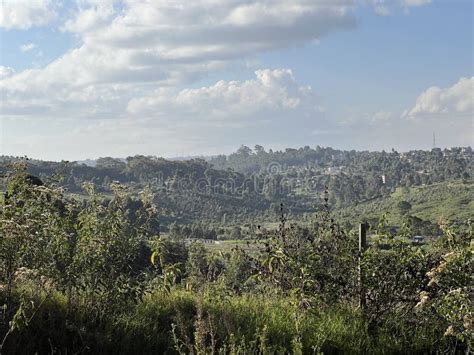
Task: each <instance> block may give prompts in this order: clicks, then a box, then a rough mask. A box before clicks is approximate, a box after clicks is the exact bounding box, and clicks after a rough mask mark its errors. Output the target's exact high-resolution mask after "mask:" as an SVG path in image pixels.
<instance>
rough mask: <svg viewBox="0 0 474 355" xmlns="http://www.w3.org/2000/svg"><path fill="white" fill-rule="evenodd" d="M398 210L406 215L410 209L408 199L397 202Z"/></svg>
mask: <svg viewBox="0 0 474 355" xmlns="http://www.w3.org/2000/svg"><path fill="white" fill-rule="evenodd" d="M397 207H398V210H399V211H400V214H401V215H406V214H407V213H408V212H410V210H411V204H410V202H408V201H404V200H403V201H400V202H399V203H398V206H397Z"/></svg>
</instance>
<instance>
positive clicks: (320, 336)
mask: <svg viewBox="0 0 474 355" xmlns="http://www.w3.org/2000/svg"><path fill="white" fill-rule="evenodd" d="M40 297H41V296H38V295H37V296H36V302H38V299H39V298H40ZM200 310H201V311H200ZM199 319H201V320H202V322H201V325H199V323H198V321H199ZM173 327H175V335H176V338H177V339H178V344H180V345H182V347H183V351H184V353H189V352H190V348H192V347H194V346H195V345H196V342H195V341H194V338H195V336H196V334H201V335H202V336H203V338H204V339H205V342H206V347H207V351H206V353H211V352H210V345H211V337H212V336H213V337H214V338H215V339H216V348H217V349H221V350H222V349H227V350H229V349H230V348H232V347H234V348H239V349H240V352H235V353H240V354H246V353H256V352H255V351H256V350H259V352H258V353H263V354H274V353H293V352H294V351H295V349H297V348H300V349H301V350H302V351H303V353H313V351H322V352H323V353H351V354H387V353H388V354H390V353H402V352H405V353H427V352H428V353H429V352H431V351H433V350H435V345H434V344H435V342H436V339H437V337H438V336H440V334H438V333H439V330H438V329H437V328H436V326H435V325H433V324H428V323H427V324H425V325H424V326H423V327H421V328H412V327H411V326H410V325H408V324H402V323H397V322H395V323H391V324H387V325H386V327H382V328H381V329H380V330H379V331H378V332H377V333H376V334H371V333H370V331H369V328H368V325H367V322H366V321H365V320H364V318H363V317H362V315H361V313H360V312H359V311H358V310H357V309H356V308H354V307H353V306H351V305H346V306H337V307H328V306H323V305H321V307H316V308H314V309H313V310H311V311H304V310H302V309H298V308H295V306H294V305H293V304H292V303H291V301H290V299H288V298H280V297H278V296H273V297H269V296H268V295H267V296H261V295H242V296H232V297H227V296H222V297H217V295H216V291H215V290H214V292H204V293H192V292H189V291H184V290H181V289H174V290H172V292H171V294H164V293H152V294H149V295H148V296H146V297H145V298H144V299H143V300H142V301H140V302H139V303H138V304H136V305H130V307H129V308H128V309H126V310H124V312H123V314H122V315H120V316H118V317H114V318H112V319H109V320H107V319H106V320H103V321H102V322H99V323H97V322H94V321H92V320H90V319H88V312H87V309H84V308H81V307H76V308H74V312H73V313H69V314H67V312H66V304H65V299H64V297H61V296H58V295H54V296H53V297H52V298H50V299H49V300H48V301H47V302H45V303H44V304H43V305H42V307H41V308H40V309H39V310H38V312H37V314H36V315H35V317H34V318H33V319H32V322H31V323H30V324H28V326H27V327H25V328H23V329H21V330H20V331H16V332H15V333H13V334H12V336H11V337H10V338H9V339H8V342H7V348H6V350H7V352H8V351H10V352H14V353H25V354H26V353H34V352H39V353H42V351H43V352H47V353H50V352H57V353H66V351H67V353H73V352H81V353H102V354H138V353H140V354H145V353H150V354H151V353H154V354H162V353H174V350H175V345H176V343H175V341H174V340H173V335H172V329H173Z"/></svg>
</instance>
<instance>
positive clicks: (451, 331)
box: [444, 325, 454, 337]
mask: <svg viewBox="0 0 474 355" xmlns="http://www.w3.org/2000/svg"><path fill="white" fill-rule="evenodd" d="M453 335H454V328H453V326H452V325H450V326H449V327H448V328H447V329H446V331H445V332H444V336H445V337H447V336H453Z"/></svg>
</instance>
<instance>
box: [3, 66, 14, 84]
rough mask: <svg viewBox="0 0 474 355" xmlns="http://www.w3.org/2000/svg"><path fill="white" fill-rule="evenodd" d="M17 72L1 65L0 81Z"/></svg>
mask: <svg viewBox="0 0 474 355" xmlns="http://www.w3.org/2000/svg"><path fill="white" fill-rule="evenodd" d="M14 72H15V70H14V69H13V68H10V67H5V66H3V65H0V80H1V79H3V78H6V77H8V76H10V75H12V74H13V73H14Z"/></svg>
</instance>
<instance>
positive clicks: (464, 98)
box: [403, 77, 474, 119]
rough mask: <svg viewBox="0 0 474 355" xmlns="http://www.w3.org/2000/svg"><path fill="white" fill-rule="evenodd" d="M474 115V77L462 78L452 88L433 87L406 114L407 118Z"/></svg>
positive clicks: (419, 97)
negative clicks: (461, 114)
mask: <svg viewBox="0 0 474 355" xmlns="http://www.w3.org/2000/svg"><path fill="white" fill-rule="evenodd" d="M460 113H468V114H470V115H471V119H472V115H474V77H471V78H461V79H459V81H458V82H457V83H456V84H454V85H453V86H451V87H448V88H444V89H443V88H439V87H437V86H432V87H430V88H428V89H427V90H426V91H424V92H423V93H422V94H421V95H420V96H418V98H417V99H416V104H415V106H414V107H413V108H412V109H410V110H406V111H405V112H404V114H403V115H404V116H407V117H412V118H414V117H420V116H430V115H433V114H460Z"/></svg>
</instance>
